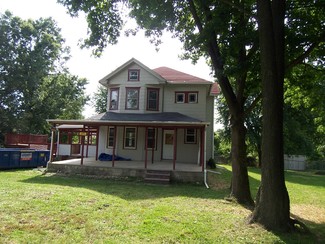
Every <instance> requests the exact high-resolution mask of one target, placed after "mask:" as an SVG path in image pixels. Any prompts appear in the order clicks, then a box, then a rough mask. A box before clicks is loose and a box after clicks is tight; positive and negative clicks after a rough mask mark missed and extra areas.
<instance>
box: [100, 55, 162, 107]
mask: <svg viewBox="0 0 325 244" xmlns="http://www.w3.org/2000/svg"><path fill="white" fill-rule="evenodd" d="M99 82H100V84H102V85H104V86H105V87H107V88H108V94H107V97H108V103H107V110H108V111H112V112H122V113H146V112H159V111H160V112H162V111H161V110H162V93H163V85H164V84H165V83H166V80H165V79H164V78H163V77H162V76H160V75H159V74H158V73H156V72H154V71H152V70H151V69H149V68H148V67H147V66H145V65H144V64H142V63H141V62H139V61H138V60H136V59H134V58H132V59H130V60H129V61H128V62H126V63H125V64H123V65H121V66H120V67H118V68H117V69H116V70H114V71H113V72H111V73H110V74H108V75H107V76H105V77H104V78H103V79H101V80H100V81H99Z"/></svg>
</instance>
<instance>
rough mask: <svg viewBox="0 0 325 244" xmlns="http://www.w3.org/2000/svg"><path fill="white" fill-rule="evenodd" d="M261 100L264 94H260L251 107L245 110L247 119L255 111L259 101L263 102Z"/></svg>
mask: <svg viewBox="0 0 325 244" xmlns="http://www.w3.org/2000/svg"><path fill="white" fill-rule="evenodd" d="M261 99H262V93H260V94H258V96H257V97H256V98H255V99H254V101H253V102H252V103H251V105H249V107H248V108H247V109H246V110H245V112H244V116H245V117H246V116H247V115H248V114H250V113H251V112H252V111H253V109H254V108H255V107H256V105H257V104H258V103H259V101H261Z"/></svg>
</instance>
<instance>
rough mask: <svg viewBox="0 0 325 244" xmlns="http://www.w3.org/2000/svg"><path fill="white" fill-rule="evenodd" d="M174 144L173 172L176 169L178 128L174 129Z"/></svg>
mask: <svg viewBox="0 0 325 244" xmlns="http://www.w3.org/2000/svg"><path fill="white" fill-rule="evenodd" d="M173 144H174V154H173V170H175V168H176V153H177V152H176V150H177V128H174V138H173Z"/></svg>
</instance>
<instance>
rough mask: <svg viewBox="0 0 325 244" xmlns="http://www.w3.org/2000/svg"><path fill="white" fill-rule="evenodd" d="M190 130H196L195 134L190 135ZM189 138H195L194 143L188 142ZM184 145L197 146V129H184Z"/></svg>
mask: <svg viewBox="0 0 325 244" xmlns="http://www.w3.org/2000/svg"><path fill="white" fill-rule="evenodd" d="M188 130H194V134H189V133H188ZM188 136H194V141H188ZM184 144H197V129H195V128H186V129H184Z"/></svg>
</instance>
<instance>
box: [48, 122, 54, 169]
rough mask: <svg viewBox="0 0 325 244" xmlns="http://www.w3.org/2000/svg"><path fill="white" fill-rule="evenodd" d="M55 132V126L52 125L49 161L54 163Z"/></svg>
mask: <svg viewBox="0 0 325 244" xmlns="http://www.w3.org/2000/svg"><path fill="white" fill-rule="evenodd" d="M54 133H55V126H54V125H52V128H51V146H50V158H49V162H48V163H52V162H53V149H54Z"/></svg>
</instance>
